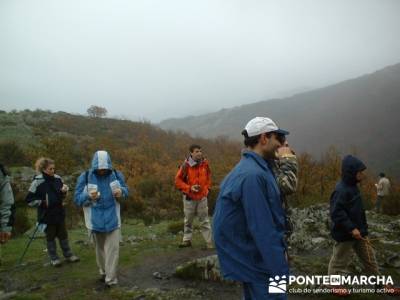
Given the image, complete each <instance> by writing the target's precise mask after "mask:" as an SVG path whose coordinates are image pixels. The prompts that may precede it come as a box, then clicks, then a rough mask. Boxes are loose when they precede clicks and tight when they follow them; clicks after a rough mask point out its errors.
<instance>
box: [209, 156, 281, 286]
mask: <svg viewBox="0 0 400 300" xmlns="http://www.w3.org/2000/svg"><path fill="white" fill-rule="evenodd" d="M213 232H214V233H213V234H214V241H215V246H216V250H217V254H218V258H219V262H220V266H221V270H222V273H223V275H224V277H225V278H227V279H231V280H237V281H241V282H253V283H265V284H267V280H268V279H269V278H270V277H272V276H276V275H279V276H282V275H286V276H287V275H289V267H288V263H287V260H286V258H285V252H286V243H285V239H284V233H285V212H284V209H283V207H282V201H281V198H280V191H279V188H278V186H277V183H276V180H275V177H274V175H273V173H272V171H271V169H270V168H269V166H268V163H267V162H266V161H265V160H264V159H263V158H262V157H261V156H259V155H258V154H256V153H255V152H252V151H245V152H243V154H242V159H241V160H240V162H239V163H238V164H237V165H236V166H235V168H234V169H233V170H232V171H231V172H230V173H229V174H228V175H227V177H226V178H225V179H224V180H223V182H222V184H221V190H220V193H219V195H218V200H217V203H216V208H215V213H214V218H213Z"/></svg>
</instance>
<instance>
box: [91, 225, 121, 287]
mask: <svg viewBox="0 0 400 300" xmlns="http://www.w3.org/2000/svg"><path fill="white" fill-rule="evenodd" d="M120 239H121V234H120V229H119V228H118V229H115V230H114V231H111V232H94V233H93V240H94V245H95V248H96V261H97V266H98V267H99V272H100V275H105V276H106V279H105V282H106V284H110V285H112V284H117V283H118V279H117V272H118V261H119V242H120Z"/></svg>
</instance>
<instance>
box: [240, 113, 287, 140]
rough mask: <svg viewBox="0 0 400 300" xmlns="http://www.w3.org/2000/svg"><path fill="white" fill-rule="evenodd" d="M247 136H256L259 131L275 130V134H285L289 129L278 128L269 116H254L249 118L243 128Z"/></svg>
mask: <svg viewBox="0 0 400 300" xmlns="http://www.w3.org/2000/svg"><path fill="white" fill-rule="evenodd" d="M244 129H245V130H246V132H247V136H248V137H252V136H256V135H259V134H261V133H267V132H276V133H277V134H282V135H287V134H289V131H286V130H283V129H280V128H279V127H278V126H277V125H276V124H275V122H274V121H272V120H271V119H270V118H265V117H255V118H254V119H251V120H250V121H249V122H248V123H247V124H246V127H245V128H244Z"/></svg>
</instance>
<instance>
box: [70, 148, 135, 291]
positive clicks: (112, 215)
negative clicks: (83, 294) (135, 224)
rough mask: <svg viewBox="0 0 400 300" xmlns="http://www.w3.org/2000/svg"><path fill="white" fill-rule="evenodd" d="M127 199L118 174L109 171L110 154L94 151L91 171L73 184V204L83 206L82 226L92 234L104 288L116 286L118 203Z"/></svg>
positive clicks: (119, 220)
mask: <svg viewBox="0 0 400 300" xmlns="http://www.w3.org/2000/svg"><path fill="white" fill-rule="evenodd" d="M127 196H128V187H127V186H126V184H125V180H124V176H123V175H122V173H121V172H118V171H115V170H114V169H113V168H112V164H111V158H110V155H109V154H108V153H107V152H106V151H97V152H96V153H95V154H94V156H93V160H92V168H91V169H89V170H87V171H86V172H83V173H82V174H81V175H80V176H79V178H78V182H77V184H76V190H75V204H76V205H78V206H80V207H83V212H84V214H85V223H86V227H87V228H88V230H89V231H90V232H91V234H93V239H94V243H95V247H96V261H97V265H98V267H99V272H100V275H101V280H102V281H103V282H104V283H105V286H106V287H112V286H114V285H116V284H117V283H118V279H117V268H118V261H119V242H120V237H121V235H120V228H121V215H120V204H119V202H118V201H119V200H120V199H121V198H125V197H127Z"/></svg>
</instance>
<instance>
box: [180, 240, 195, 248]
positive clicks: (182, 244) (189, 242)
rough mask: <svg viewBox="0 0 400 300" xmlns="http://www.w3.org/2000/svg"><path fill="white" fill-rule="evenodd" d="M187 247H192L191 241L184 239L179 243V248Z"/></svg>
mask: <svg viewBox="0 0 400 300" xmlns="http://www.w3.org/2000/svg"><path fill="white" fill-rule="evenodd" d="M187 247H192V242H191V241H183V242H182V243H180V244H179V248H187Z"/></svg>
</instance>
